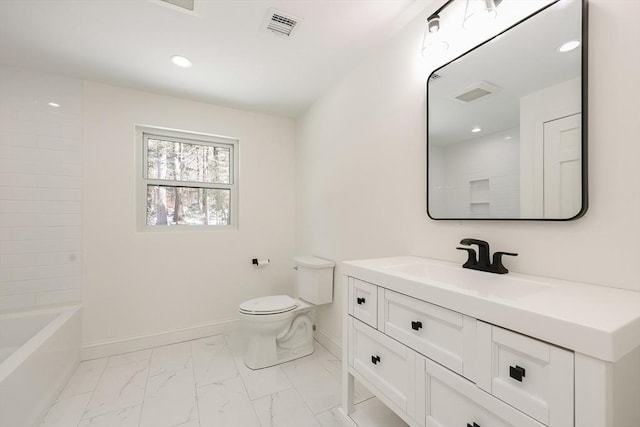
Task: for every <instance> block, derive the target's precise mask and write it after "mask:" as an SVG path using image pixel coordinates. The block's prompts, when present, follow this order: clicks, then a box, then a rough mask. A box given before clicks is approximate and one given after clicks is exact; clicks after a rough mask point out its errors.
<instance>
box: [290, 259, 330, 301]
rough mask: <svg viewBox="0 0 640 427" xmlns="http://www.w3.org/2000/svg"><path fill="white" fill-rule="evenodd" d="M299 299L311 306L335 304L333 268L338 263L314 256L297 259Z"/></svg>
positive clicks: (295, 260)
mask: <svg viewBox="0 0 640 427" xmlns="http://www.w3.org/2000/svg"><path fill="white" fill-rule="evenodd" d="M293 260H294V262H295V263H296V267H295V268H296V286H297V288H298V298H300V299H302V300H304V301H306V302H310V303H311V304H316V305H319V304H329V303H331V302H333V267H335V265H336V263H335V262H333V261H328V260H326V259H322V258H317V257H314V256H299V257H295V258H294V259H293Z"/></svg>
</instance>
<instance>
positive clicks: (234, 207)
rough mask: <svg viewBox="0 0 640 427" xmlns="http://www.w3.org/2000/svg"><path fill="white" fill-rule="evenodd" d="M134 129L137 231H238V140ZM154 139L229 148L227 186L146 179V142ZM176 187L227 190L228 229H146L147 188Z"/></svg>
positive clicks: (191, 226) (207, 226) (189, 226)
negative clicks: (228, 192)
mask: <svg viewBox="0 0 640 427" xmlns="http://www.w3.org/2000/svg"><path fill="white" fill-rule="evenodd" d="M135 129H136V142H137V144H136V156H135V157H136V158H137V159H138V160H137V161H136V163H137V168H136V169H137V170H136V176H137V178H138V179H137V181H138V185H137V187H138V190H137V201H138V202H137V204H136V206H137V209H136V210H137V222H138V230H139V231H159V232H166V231H178V230H179V231H203V230H210V231H215V230H236V229H238V205H239V203H238V198H239V196H238V194H239V190H238V187H239V186H238V181H239V157H240V155H239V140H238V139H237V138H230V137H225V136H219V135H211V134H206V133H197V132H189V131H182V130H177V129H167V128H161V127H154V126H141V125H137V126H136V127H135ZM148 137H156V138H159V139H170V140H172V141H177V142H185V143H189V144H199V145H207V146H214V147H224V148H229V149H230V152H229V157H230V159H229V180H230V182H229V183H228V184H217V183H206V182H193V181H172V180H163V179H160V180H159V179H149V178H148V176H147V173H148V169H147V143H146V141H147V139H148ZM148 185H162V186H179V187H189V188H208V189H225V190H227V189H228V190H230V191H231V193H230V195H229V199H230V200H229V210H230V215H229V219H230V222H231V224H229V225H215V224H202V225H200V224H198V225H195V224H175V225H148V224H147V186H148Z"/></svg>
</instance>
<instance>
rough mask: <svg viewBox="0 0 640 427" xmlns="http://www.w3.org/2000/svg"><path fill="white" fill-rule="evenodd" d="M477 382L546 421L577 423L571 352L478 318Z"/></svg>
mask: <svg viewBox="0 0 640 427" xmlns="http://www.w3.org/2000/svg"><path fill="white" fill-rule="evenodd" d="M478 337H479V339H480V340H481V341H482V344H481V347H480V348H481V349H480V353H481V354H482V356H481V358H480V361H479V364H480V372H481V374H480V379H479V381H478V386H479V387H481V388H483V389H485V390H486V391H488V392H490V393H491V394H493V395H494V396H496V397H497V398H499V399H501V400H503V401H505V402H507V403H509V404H510V405H512V406H514V407H516V408H518V409H519V410H521V411H522V412H524V413H526V414H528V415H530V416H531V417H533V418H535V419H536V420H538V421H540V422H541V423H543V424H546V425H549V426H552V427H555V426H572V425H573V406H574V404H573V381H574V373H573V372H574V367H573V365H574V363H573V360H574V359H573V353H572V352H571V351H568V350H565V349H562V348H559V347H556V346H554V345H551V344H548V343H545V342H543V341H538V340H536V339H533V338H529V337H527V336H524V335H520V334H518V333H515V332H511V331H508V330H506V329H502V328H500V327H497V326H493V325H489V324H487V323H483V322H478Z"/></svg>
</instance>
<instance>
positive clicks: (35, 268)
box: [0, 65, 82, 310]
mask: <svg viewBox="0 0 640 427" xmlns="http://www.w3.org/2000/svg"><path fill="white" fill-rule="evenodd" d="M49 102H57V103H58V104H59V105H60V106H59V107H58V108H56V107H52V106H50V105H48V103H49ZM81 138H82V83H81V82H80V81H79V80H74V79H69V78H62V77H57V76H51V75H47V74H42V73H36V72H31V71H26V70H22V69H17V68H12V67H8V66H3V65H0V309H2V310H5V309H6V310H11V309H18V308H27V307H34V306H37V305H43V304H54V303H64V302H70V301H77V300H79V299H80V265H81V261H80V250H81V244H80V243H81V241H80V234H81V233H80V213H81V210H80V205H81V172H82V165H81V163H82V152H81Z"/></svg>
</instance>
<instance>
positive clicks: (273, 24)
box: [264, 9, 301, 37]
mask: <svg viewBox="0 0 640 427" xmlns="http://www.w3.org/2000/svg"><path fill="white" fill-rule="evenodd" d="M300 21H301V20H300V18H296V17H295V16H293V15H289V14H288V13H284V12H281V11H279V10H276V9H269V13H268V14H267V19H266V21H265V25H264V27H265V28H266V29H267V30H269V31H271V32H272V33H273V34H275V35H277V36H280V37H290V36H292V35H293V32H294V31H295V30H296V28H297V26H298V25H299V24H300Z"/></svg>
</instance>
